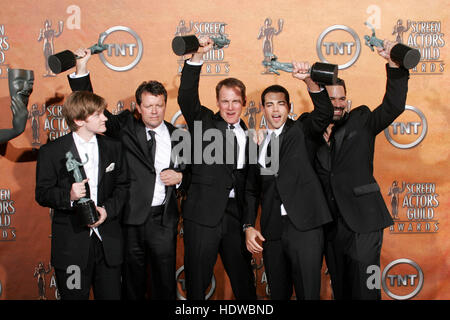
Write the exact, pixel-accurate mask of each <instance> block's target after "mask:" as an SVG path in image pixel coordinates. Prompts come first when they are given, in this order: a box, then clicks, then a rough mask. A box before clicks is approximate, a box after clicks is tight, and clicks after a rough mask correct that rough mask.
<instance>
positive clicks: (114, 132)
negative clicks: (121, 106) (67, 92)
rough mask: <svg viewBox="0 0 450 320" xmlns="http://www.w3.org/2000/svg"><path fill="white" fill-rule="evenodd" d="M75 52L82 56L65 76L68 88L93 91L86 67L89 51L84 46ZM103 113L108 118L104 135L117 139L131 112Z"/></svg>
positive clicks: (89, 56) (106, 111) (89, 55)
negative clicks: (73, 69)
mask: <svg viewBox="0 0 450 320" xmlns="http://www.w3.org/2000/svg"><path fill="white" fill-rule="evenodd" d="M75 54H76V55H77V56H80V57H82V58H81V59H77V64H76V70H75V73H74V74H69V75H68V76H67V78H68V80H69V85H70V88H71V89H72V91H90V92H94V90H93V88H92V83H91V78H90V72H89V70H88V67H87V64H88V61H89V59H90V58H91V51H90V50H89V49H86V48H80V49H78V50H77V51H75ZM104 114H105V116H106V117H107V118H108V121H106V132H105V135H107V136H110V137H112V138H116V139H119V138H120V131H121V130H122V127H123V126H124V125H125V123H126V121H127V120H128V118H129V117H132V114H131V112H130V111H128V110H125V111H124V112H121V113H120V114H118V115H113V114H112V113H111V112H109V111H108V110H107V109H105V112H104Z"/></svg>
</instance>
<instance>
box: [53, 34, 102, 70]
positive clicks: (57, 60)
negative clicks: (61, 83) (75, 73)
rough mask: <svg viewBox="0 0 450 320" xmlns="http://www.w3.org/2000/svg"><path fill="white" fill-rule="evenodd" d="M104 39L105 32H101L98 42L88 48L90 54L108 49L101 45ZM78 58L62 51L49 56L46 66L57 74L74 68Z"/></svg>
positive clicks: (70, 52)
mask: <svg viewBox="0 0 450 320" xmlns="http://www.w3.org/2000/svg"><path fill="white" fill-rule="evenodd" d="M105 37H106V33H105V32H102V33H101V34H100V35H99V36H98V42H97V43H96V44H94V45H92V46H91V47H90V48H89V49H90V50H91V54H97V53H100V52H102V51H104V50H106V49H108V45H107V44H103V40H104V39H105ZM80 58H81V57H78V56H77V55H76V54H74V53H73V52H72V51H70V50H64V51H61V52H59V53H57V54H54V55H51V56H49V57H48V65H49V67H50V69H51V70H52V71H53V72H54V73H56V74H58V73H61V72H64V71H67V70H69V69H71V68H73V67H75V65H76V59H80Z"/></svg>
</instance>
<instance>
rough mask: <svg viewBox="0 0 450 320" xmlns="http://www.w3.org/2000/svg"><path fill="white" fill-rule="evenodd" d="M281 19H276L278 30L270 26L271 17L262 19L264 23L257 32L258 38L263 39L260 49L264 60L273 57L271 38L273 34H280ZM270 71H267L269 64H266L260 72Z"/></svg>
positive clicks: (268, 72)
mask: <svg viewBox="0 0 450 320" xmlns="http://www.w3.org/2000/svg"><path fill="white" fill-rule="evenodd" d="M283 24H284V21H283V19H278V30H276V29H275V28H274V27H273V26H272V19H270V18H266V20H264V25H263V26H262V27H261V28H260V29H259V34H258V38H257V39H258V40H260V39H263V42H262V51H263V57H264V61H267V62H269V61H271V60H272V58H274V57H275V54H274V51H273V38H274V36H277V35H279V34H280V32H281V31H283ZM271 73H272V72H270V71H269V66H268V65H267V66H266V67H265V70H264V71H263V72H262V74H271Z"/></svg>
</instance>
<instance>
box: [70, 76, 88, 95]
mask: <svg viewBox="0 0 450 320" xmlns="http://www.w3.org/2000/svg"><path fill="white" fill-rule="evenodd" d="M67 79H68V80H69V85H70V88H71V89H72V91H89V92H94V89H92V83H91V76H90V74H88V75H87V76H85V77H80V78H71V77H69V76H67Z"/></svg>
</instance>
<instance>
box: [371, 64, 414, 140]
mask: <svg viewBox="0 0 450 320" xmlns="http://www.w3.org/2000/svg"><path fill="white" fill-rule="evenodd" d="M386 72H387V83H386V93H385V95H384V98H383V102H382V103H381V104H380V105H379V106H378V107H377V108H376V109H374V110H373V111H372V113H371V114H370V117H369V119H368V125H369V127H370V128H371V130H372V132H373V134H374V135H377V134H378V133H380V132H381V131H383V130H384V129H386V128H387V127H388V126H389V125H390V124H391V123H392V122H393V121H394V120H395V118H397V117H398V116H399V115H400V114H401V113H402V112H403V111H404V110H405V104H406V94H407V92H408V79H409V71H408V70H407V69H405V68H391V67H389V65H388V64H386Z"/></svg>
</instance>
